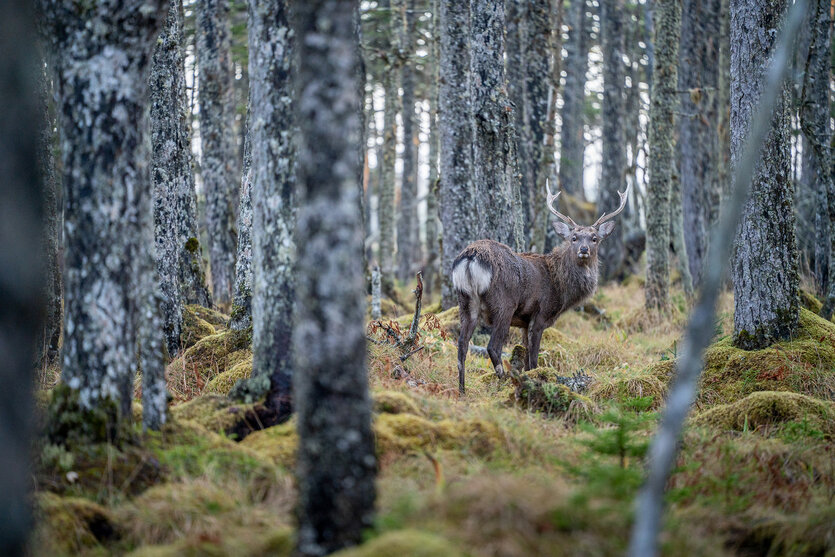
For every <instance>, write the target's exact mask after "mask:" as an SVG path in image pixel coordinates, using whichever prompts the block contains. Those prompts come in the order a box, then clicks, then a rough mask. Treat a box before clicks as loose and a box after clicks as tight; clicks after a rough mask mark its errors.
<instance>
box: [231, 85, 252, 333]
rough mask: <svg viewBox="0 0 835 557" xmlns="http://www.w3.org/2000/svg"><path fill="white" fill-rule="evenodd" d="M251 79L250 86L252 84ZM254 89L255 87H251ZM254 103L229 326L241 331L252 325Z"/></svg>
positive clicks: (247, 138)
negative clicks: (233, 297) (252, 126)
mask: <svg viewBox="0 0 835 557" xmlns="http://www.w3.org/2000/svg"><path fill="white" fill-rule="evenodd" d="M251 80H252V76H250V83H251V82H252V81H251ZM250 87H252V85H250ZM251 110H252V103H251V102H250V104H249V108H248V109H247V114H246V124H245V128H246V131H244V160H243V168H242V170H241V192H240V193H241V195H240V203H239V204H238V252H237V256H236V257H235V299H234V301H233V302H232V311H231V312H230V313H231V316H230V317H231V319H230V321H229V327H230V328H232V329H235V330H236V331H240V330H243V329H246V328H247V327H249V326H250V325H252V220H253V214H252V175H253V171H252V128H251V125H252V122H251V118H252V113H251Z"/></svg>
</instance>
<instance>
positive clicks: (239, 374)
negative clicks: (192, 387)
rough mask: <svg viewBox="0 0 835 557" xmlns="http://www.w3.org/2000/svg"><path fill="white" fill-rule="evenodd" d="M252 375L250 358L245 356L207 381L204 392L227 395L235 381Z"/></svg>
mask: <svg viewBox="0 0 835 557" xmlns="http://www.w3.org/2000/svg"><path fill="white" fill-rule="evenodd" d="M250 375H252V358H251V357H250V358H245V359H243V360H241V361H240V362H238V363H237V364H235V365H233V366H232V367H230V368H229V369H227V370H226V371H224V372H223V373H221V374H219V375H217V376H216V377H215V378H214V379H212V380H211V381H209V383H208V384H207V385H206V389H205V390H204V392H205V393H206V394H216V395H228V394H229V392H230V391H231V390H232V387H234V386H235V383H237V382H238V381H240V380H242V379H247V378H249V376H250Z"/></svg>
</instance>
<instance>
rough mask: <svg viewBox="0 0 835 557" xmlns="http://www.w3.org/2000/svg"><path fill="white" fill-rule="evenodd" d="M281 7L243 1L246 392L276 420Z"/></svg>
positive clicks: (292, 219)
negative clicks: (247, 143)
mask: <svg viewBox="0 0 835 557" xmlns="http://www.w3.org/2000/svg"><path fill="white" fill-rule="evenodd" d="M288 5H289V2H288V1H287V0H250V3H249V60H250V65H249V67H250V71H249V83H250V85H249V89H250V111H251V114H250V122H249V125H250V130H249V133H250V134H251V155H252V208H253V221H252V353H253V359H252V377H251V378H250V379H249V380H248V381H247V383H246V385H247V387H246V389H245V390H246V391H247V394H248V397H246V398H249V399H250V400H254V399H258V398H262V397H263V396H264V395H265V394H266V395H267V401H266V406H267V407H268V408H270V409H272V410H274V411H275V412H276V416H277V417H276V421H281V420H283V419H286V417H288V416H289V415H290V413H291V411H292V389H291V383H292V378H293V361H292V349H291V348H292V347H291V344H292V334H293V305H294V302H295V280H294V276H293V274H294V269H293V265H294V262H295V257H296V256H295V252H296V245H295V241H294V238H293V234H294V231H295V224H296V202H295V187H296V177H295V170H296V169H295V143H294V137H293V135H294V134H293V131H294V130H293V113H292V110H293V81H292V70H293V56H294V46H295V45H294V43H295V38H294V31H293V30H292V29H291V27H290V14H289V7H288ZM358 176H359V175H357V177H358ZM358 192H359V190H357V193H358ZM361 262H362V259H361V258H360V264H361ZM360 275H361V278H363V276H364V275H363V274H362V270H360ZM310 295H313V296H315V295H316V294H310ZM236 390H238V391H240V392H242V391H243V389H236Z"/></svg>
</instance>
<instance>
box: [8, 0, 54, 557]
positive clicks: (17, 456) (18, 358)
mask: <svg viewBox="0 0 835 557" xmlns="http://www.w3.org/2000/svg"><path fill="white" fill-rule="evenodd" d="M34 15H35V14H34V13H33V10H32V2H30V1H28V0H12V1H9V2H5V3H4V4H3V17H2V18H0V103H2V106H3V109H4V111H7V112H6V113H5V114H4V115H3V118H1V119H0V180H2V186H0V222H2V223H3V224H2V228H0V361H2V362H3V364H2V365H0V381H2V385H3V388H2V389H0V437H2V439H3V453H2V460H3V473H2V475H0V524H2V525H3V527H2V528H0V555H9V556H15V557H16V556H23V555H29V554H31V553H32V551H31V547H27V541H28V537H29V531H30V529H31V527H32V509H31V505H32V499H33V494H32V493H31V491H32V485H33V482H32V465H33V463H32V462H31V460H32V459H31V455H32V453H33V452H34V451H33V433H34V427H33V426H34V424H35V419H34V410H35V409H34V404H33V396H32V386H33V381H32V355H33V354H34V353H35V349H36V348H37V347H36V343H37V341H38V337H39V336H41V335H42V334H43V333H42V331H43V328H44V325H43V323H42V322H41V318H42V316H43V314H42V310H43V306H42V302H43V301H42V296H43V289H44V287H45V286H46V281H45V280H44V275H43V265H42V264H43V263H44V262H43V260H42V258H41V254H42V253H43V251H42V250H43V244H44V241H45V238H44V237H43V236H42V232H44V230H43V215H42V212H41V209H42V204H43V203H44V200H45V198H46V197H47V196H45V195H44V192H42V191H41V188H42V184H43V183H44V181H45V178H46V177H45V176H43V175H39V172H38V168H39V164H38V163H39V162H40V159H41V158H42V156H41V154H40V153H39V152H38V151H39V150H40V149H41V148H42V145H39V142H42V141H43V131H42V130H43V127H44V126H46V122H45V121H41V120H40V116H41V114H42V113H43V110H41V111H40V114H39V107H38V101H39V99H41V98H42V97H41V94H39V90H42V87H39V84H38V80H37V79H36V76H37V75H38V69H39V68H38V63H39V62H40V60H38V56H37V51H38V49H37V45H36V44H35V38H36V37H37V36H38V35H37V33H36V30H35V17H34ZM47 36H48V35H47ZM39 129H41V136H40V137H39V136H38V130H39ZM50 135H51V134H50ZM46 187H49V184H46ZM47 210H48V211H51V210H52V209H51V208H50V209H47Z"/></svg>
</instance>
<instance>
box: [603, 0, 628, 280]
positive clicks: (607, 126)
mask: <svg viewBox="0 0 835 557" xmlns="http://www.w3.org/2000/svg"><path fill="white" fill-rule="evenodd" d="M623 12H624V3H623V0H601V2H600V42H601V50H602V53H603V102H602V105H601V109H600V110H601V118H602V122H603V124H602V131H601V135H602V138H603V145H602V157H603V165H602V171H601V175H600V189H599V191H598V195H597V210H598V213H602V212H604V211H607V212H608V211H612V210H614V209H615V208H617V206H618V203H619V200H620V198H619V197H618V191H624V189H625V184H624V171H625V169H626V149H625V143H624V139H623V138H624V134H623V124H622V123H623V115H624V112H623V107H624V99H623V91H624V89H625V87H624V78H623ZM598 255H599V258H600V267H601V270H600V272H601V276H602V278H603V279H604V280H611V279H613V278H615V277H616V276H618V275H619V274H620V272H621V270H622V266H623V258H624V248H623V226H616V227H615V230H614V231H613V232H612V234H611V235H610V236H609V237H608V238H607V239H606V241H605V242H603V243H602V244H601V245H600V251H599V254H598Z"/></svg>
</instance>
